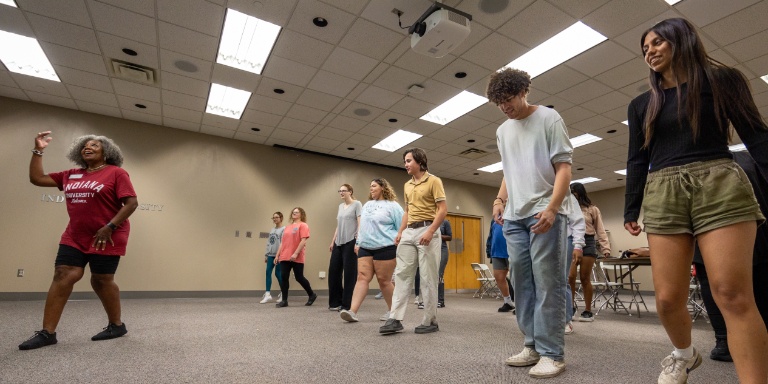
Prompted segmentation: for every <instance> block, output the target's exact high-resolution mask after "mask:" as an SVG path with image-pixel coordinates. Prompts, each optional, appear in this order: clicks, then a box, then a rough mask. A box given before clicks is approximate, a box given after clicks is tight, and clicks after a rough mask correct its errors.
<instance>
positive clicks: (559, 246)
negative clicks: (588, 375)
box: [504, 214, 567, 361]
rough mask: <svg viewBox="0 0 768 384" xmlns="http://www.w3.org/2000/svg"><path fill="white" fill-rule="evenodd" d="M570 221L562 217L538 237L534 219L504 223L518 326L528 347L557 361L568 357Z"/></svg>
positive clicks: (536, 220)
mask: <svg viewBox="0 0 768 384" xmlns="http://www.w3.org/2000/svg"><path fill="white" fill-rule="evenodd" d="M566 220H567V219H566V217H565V215H561V214H558V215H557V216H556V217H555V222H554V223H553V224H552V228H550V229H549V231H547V232H545V233H543V234H538V235H537V234H534V233H533V232H531V227H532V226H533V225H534V224H536V223H537V222H538V221H539V220H538V219H535V218H534V217H533V216H531V217H527V218H525V219H520V220H504V238H505V239H506V240H507V251H508V253H509V264H510V265H509V269H510V271H511V272H512V277H513V279H512V281H513V283H514V287H515V304H517V325H518V326H519V327H520V330H521V331H522V332H523V335H524V336H525V346H526V347H530V348H533V349H535V350H536V352H538V353H539V354H540V355H541V356H547V357H549V358H551V359H553V360H556V361H563V359H564V354H565V351H564V350H565V305H564V304H565V285H566V284H565V283H566V279H565V251H566V245H565V243H566Z"/></svg>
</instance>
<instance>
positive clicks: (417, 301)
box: [413, 296, 421, 305]
mask: <svg viewBox="0 0 768 384" xmlns="http://www.w3.org/2000/svg"><path fill="white" fill-rule="evenodd" d="M420 302H421V297H419V296H416V300H414V301H413V303H414V304H416V305H419V303H420Z"/></svg>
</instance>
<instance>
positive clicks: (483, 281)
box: [470, 263, 496, 299]
mask: <svg viewBox="0 0 768 384" xmlns="http://www.w3.org/2000/svg"><path fill="white" fill-rule="evenodd" d="M470 265H471V266H472V270H473V271H475V277H476V280H477V281H479V282H480V288H478V289H477V290H476V291H475V293H474V294H473V295H472V297H479V298H481V299H482V298H483V296H485V295H487V294H488V292H489V291H490V290H491V287H492V286H491V283H493V284H494V285H495V284H496V279H493V278H492V279H490V280H492V281H490V280H489V279H488V277H486V276H485V273H484V272H483V268H482V266H485V267H486V268H488V266H486V265H485V264H480V263H470Z"/></svg>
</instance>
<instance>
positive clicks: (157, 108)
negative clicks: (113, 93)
mask: <svg viewBox="0 0 768 384" xmlns="http://www.w3.org/2000/svg"><path fill="white" fill-rule="evenodd" d="M117 102H118V104H119V105H120V110H122V111H123V114H125V113H126V112H131V113H138V114H142V115H156V116H161V115H162V111H161V108H162V106H161V105H160V103H156V102H153V101H150V100H144V99H140V98H137V97H131V96H121V95H118V96H117ZM136 104H141V105H143V106H145V107H146V108H139V107H137V106H136Z"/></svg>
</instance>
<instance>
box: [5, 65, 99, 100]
mask: <svg viewBox="0 0 768 384" xmlns="http://www.w3.org/2000/svg"><path fill="white" fill-rule="evenodd" d="M54 69H55V70H56V74H57V75H58V76H59V79H61V81H62V82H63V83H65V84H72V85H77V86H79V87H85V88H91V89H95V90H99V91H103V92H110V93H111V92H112V83H111V82H110V81H109V77H107V76H101V75H97V74H95V73H92V72H86V71H80V70H77V69H73V68H68V67H62V66H60V65H55V66H54ZM0 83H2V82H1V81H0Z"/></svg>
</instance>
